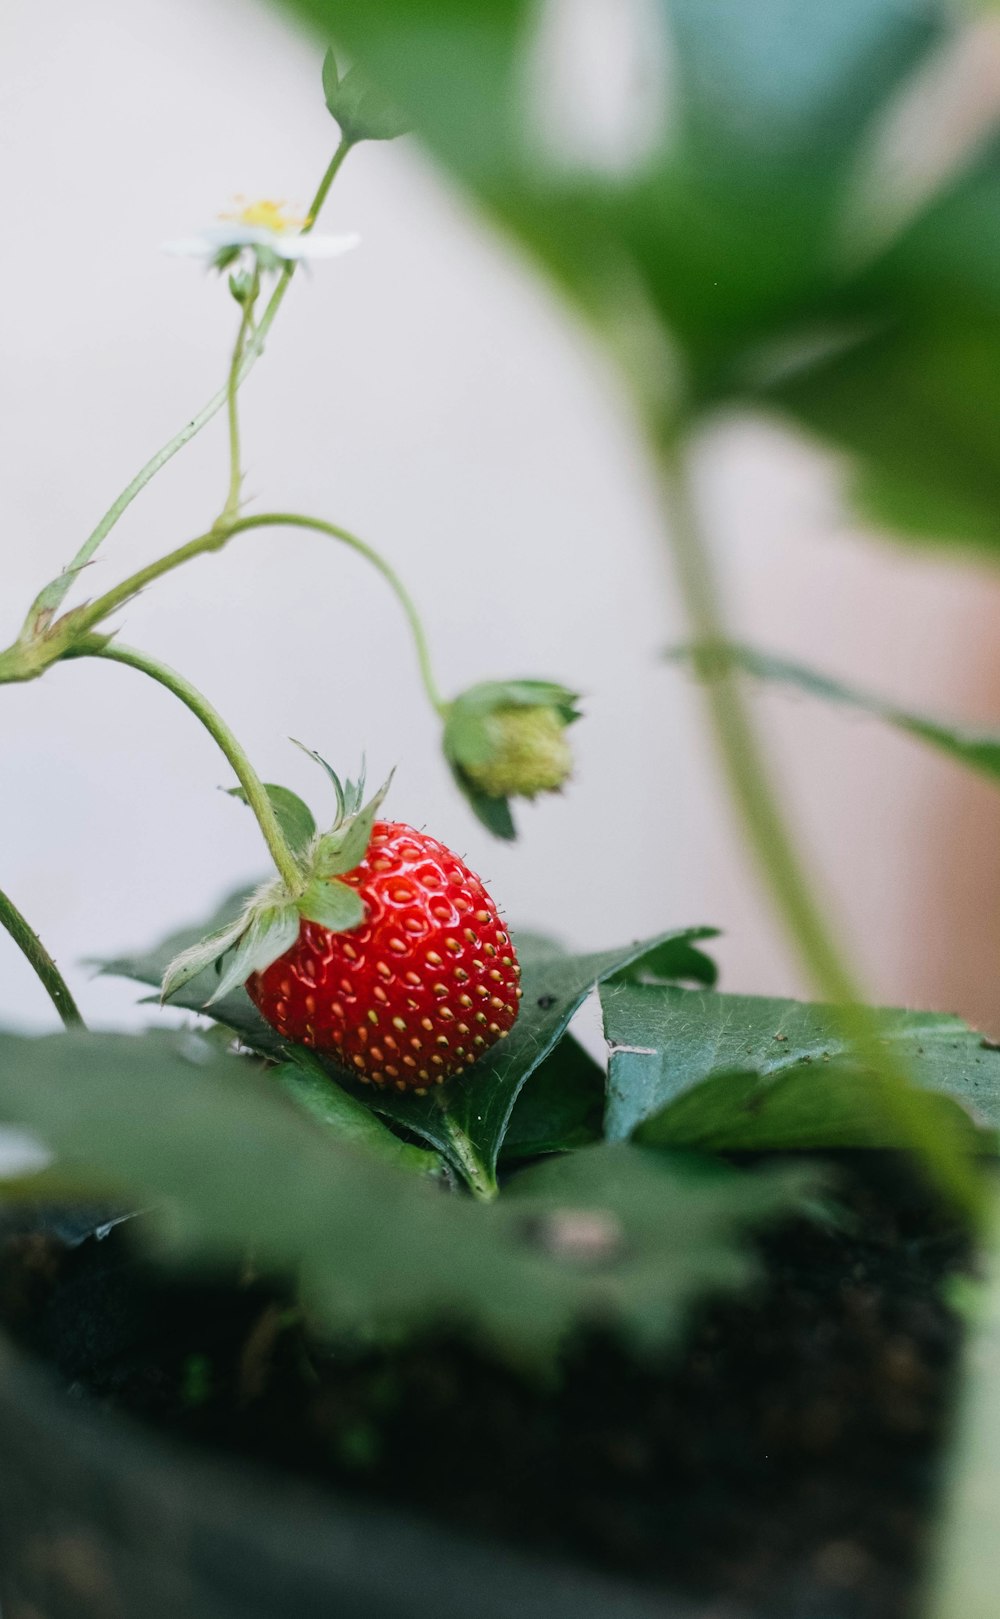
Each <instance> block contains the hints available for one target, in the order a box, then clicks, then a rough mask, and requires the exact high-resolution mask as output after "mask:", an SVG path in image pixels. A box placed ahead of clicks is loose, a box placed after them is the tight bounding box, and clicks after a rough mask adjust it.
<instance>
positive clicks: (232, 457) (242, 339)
mask: <svg viewBox="0 0 1000 1619" xmlns="http://www.w3.org/2000/svg"><path fill="white" fill-rule="evenodd" d="M259 295H260V270H259V269H255V270H254V273H253V281H252V283H251V286H250V290H249V292H248V293H247V296H246V298H245V299H244V300H243V311H242V316H241V319H240V329H239V331H238V332H237V334H236V342H235V343H234V345H233V358H232V360H231V361H230V365H229V376H228V378H227V381H226V415H227V418H228V422H229V489H228V491H227V494H226V504H225V505H224V506H223V508H222V518H223V521H226V520H228V519H229V518H233V517H235V516H236V514H237V512H238V511H239V509H240V489H241V488H242V486H243V471H242V468H241V466H240V459H241V457H240V410H239V401H238V399H237V395H238V393H239V388H240V370H241V367H242V365H243V356H244V353H245V351H246V341H247V337H248V336H249V335H250V333H251V331H252V330H253V312H254V307H255V305H256V303H257V299H258V297H259Z"/></svg>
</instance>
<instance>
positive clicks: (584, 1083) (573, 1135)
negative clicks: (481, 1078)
mask: <svg viewBox="0 0 1000 1619" xmlns="http://www.w3.org/2000/svg"><path fill="white" fill-rule="evenodd" d="M605 1080H606V1075H605V1072H604V1069H603V1068H602V1067H601V1066H600V1065H599V1064H598V1063H596V1062H595V1061H594V1059H593V1057H591V1056H589V1055H588V1054H587V1052H586V1051H584V1049H583V1047H582V1046H581V1045H579V1044H578V1043H577V1041H576V1040H574V1039H573V1036H572V1035H571V1034H564V1035H563V1037H562V1039H561V1040H560V1042H559V1044H558V1045H557V1046H556V1047H555V1049H554V1050H553V1051H550V1052H549V1055H548V1056H547V1057H546V1059H545V1061H544V1062H543V1063H542V1064H541V1065H540V1067H538V1068H536V1069H535V1072H534V1073H533V1074H532V1075H531V1078H530V1079H529V1080H528V1082H527V1084H526V1085H525V1086H524V1087H523V1089H522V1090H521V1093H520V1095H519V1096H518V1098H517V1101H516V1102H515V1103H514V1106H513V1109H512V1111H511V1115H510V1121H509V1123H508V1125H507V1133H506V1135H505V1136H504V1140H503V1146H502V1148H501V1152H500V1159H501V1162H503V1163H511V1162H514V1161H515V1160H517V1159H519V1158H538V1157H540V1156H541V1155H542V1154H543V1153H550V1152H570V1151H572V1150H573V1149H574V1148H576V1147H588V1146H590V1145H592V1144H593V1143H594V1142H596V1141H600V1139H601V1133H602V1131H601V1126H602V1121H603V1118H604V1089H605Z"/></svg>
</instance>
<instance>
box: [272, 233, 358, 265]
mask: <svg viewBox="0 0 1000 1619" xmlns="http://www.w3.org/2000/svg"><path fill="white" fill-rule="evenodd" d="M360 241H361V237H360V236H359V235H358V234H357V232H351V233H350V234H349V235H344V236H291V237H289V238H287V240H284V241H280V240H279V243H278V245H277V246H275V248H274V249H273V251H274V252H275V253H278V254H280V255H281V257H282V258H283V259H335V258H338V257H339V256H340V254H341V253H350V252H351V250H352V248H355V247H357V246H358V243H359V242H360Z"/></svg>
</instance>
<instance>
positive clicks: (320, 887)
mask: <svg viewBox="0 0 1000 1619" xmlns="http://www.w3.org/2000/svg"><path fill="white" fill-rule="evenodd" d="M297 903H298V913H299V915H300V916H301V917H302V918H303V919H304V920H305V921H306V922H317V923H318V924H319V926H320V927H322V928H328V929H329V930H330V932H331V933H347V932H348V930H349V929H350V928H356V927H358V926H359V924H360V923H362V922H363V921H364V919H365V906H364V901H363V900H362V898H361V895H360V894H359V893H358V892H357V890H356V889H354V888H351V886H350V884H349V883H342V882H340V881H339V880H338V879H337V878H336V877H314V878H313V881H312V882H311V883H310V884H309V887H308V888H307V889H306V891H305V893H304V894H303V895H302V896H301V898H300V899H299V900H298V902H297Z"/></svg>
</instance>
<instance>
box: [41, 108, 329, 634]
mask: <svg viewBox="0 0 1000 1619" xmlns="http://www.w3.org/2000/svg"><path fill="white" fill-rule="evenodd" d="M352 145H353V142H351V141H348V140H341V142H340V145H339V146H338V147H337V150H336V151H335V152H334V154H333V157H332V158H331V160H330V162H329V164H328V165H327V167H326V170H325V172H324V174H323V178H322V180H321V181H320V183H319V186H318V187H317V190H316V195H315V196H314V197H313V200H312V202H311V203H310V205H309V213H308V217H307V219H306V223H305V225H304V226H303V227H302V234H303V235H305V234H307V233H308V232H309V231H311V230H312V228H313V226H314V224H315V223H316V220H317V218H318V216H319V212H320V209H321V208H322V207H323V204H324V202H325V201H326V198H327V193H328V192H329V190H330V187H331V186H332V185H333V182H334V180H335V179H336V177H337V175H338V173H339V172H340V168H341V166H342V164H343V162H344V159H345V158H346V156H347V154H348V152H349V151H350V150H351V147H352ZM295 269H296V266H295V264H294V263H290V264H287V265H286V266H285V268H284V269H283V270H282V272H281V274H280V276H279V277H278V281H277V284H276V286H275V288H274V291H273V292H272V293H271V296H270V298H269V299H268V302H267V306H266V307H265V310H264V313H263V315H262V316H261V318H260V320H259V321H258V323H257V326H256V328H255V330H254V332H253V335H252V336H251V338H250V340H249V342H248V343H247V344H246V347H245V350H244V353H243V356H242V359H241V361H240V367H239V373H238V378H237V384H236V385H237V387H239V386H240V384H242V383H243V382H244V381H245V380H246V378H247V376H248V375H249V373H250V371H251V369H252V367H253V366H254V364H255V363H256V361H257V360H258V359H259V358H260V356H261V354H262V353H263V352H264V344H265V342H266V340H267V335H268V333H269V331H270V330H271V327H272V325H273V324H274V319H275V316H276V315H277V313H278V310H279V309H280V308H281V305H282V303H283V301H284V298H285V294H286V293H287V291H288V288H289V286H290V285H291V281H292V277H293V276H294V274H295ZM228 397H229V388H228V386H227V387H225V388H220V389H219V391H218V392H217V393H214V394H213V395H212V397H211V399H210V400H209V401H208V403H207V404H205V405H203V406H202V408H201V410H199V411H198V412H197V414H196V415H194V416H192V417H191V419H190V420H189V421H187V422H185V424H184V426H183V427H182V428H181V430H180V432H179V433H175V434H174V436H173V438H171V439H168V441H167V443H166V444H164V445H163V446H162V448H161V449H159V450H157V452H156V454H155V455H153V456H151V457H150V459H149V460H148V461H147V462H146V464H145V466H143V467H141V468H140V469H139V471H138V472H137V473H136V475H135V477H134V478H133V479H132V481H131V483H129V484H127V485H126V487H125V488H124V489H123V490H122V492H121V494H120V495H119V496H118V498H117V499H116V500H115V501H113V502H112V504H111V505H110V506H109V507H108V509H107V511H106V512H105V513H104V516H103V517H102V518H101V520H100V522H99V523H98V524H97V527H96V528H95V529H94V530H93V531H92V533H90V534H89V535H88V536H87V538H86V539H85V540H84V542H83V544H82V545H81V547H80V549H79V550H78V551H77V553H76V555H75V557H74V558H73V560H72V561H71V562H70V563H68V564H67V566H66V567H65V568H64V569H63V572H62V573H61V574H60V575H59V577H58V579H55V580H53V581H52V582H51V584H49V585H46V587H45V589H44V590H43V591H42V592H41V593H40V595H39V596H38V597H37V598H36V600H35V601H34V602H33V603H32V606H31V609H30V610H29V613H28V617H27V619H26V620H25V627H24V631H22V634H31V633H33V631H34V627H35V624H36V621H37V619H38V617H39V614H41V613H43V612H44V613H46V614H47V615H49V616H51V615H52V614H53V613H54V612H56V611H57V610H58V608H59V607H60V606H61V604H62V602H63V601H64V600H65V597H66V594H67V592H68V591H69V590H70V588H71V587H72V584H73V581H74V579H75V578H76V576H77V574H78V573H79V572H80V569H81V568H85V567H86V565H87V563H88V562H89V561H90V560H91V558H92V557H93V556H94V555H95V553H96V552H97V550H98V548H99V547H100V546H101V545H102V543H103V542H104V540H106V539H107V537H108V535H109V534H110V533H111V530H112V529H113V528H114V526H115V524H116V523H117V522H118V521H119V519H120V518H121V517H122V516H124V514H125V512H126V511H127V510H128V508H129V507H130V506H131V504H132V502H133V500H135V498H136V496H137V495H139V494H141V493H142V491H143V490H144V489H145V487H146V485H147V484H148V483H150V482H151V480H152V479H153V478H155V476H156V474H157V473H158V472H159V471H160V470H161V468H163V467H165V466H166V464H167V462H168V461H170V460H172V459H173V457H174V456H175V455H176V454H177V452H178V450H182V449H183V448H184V446H185V444H189V443H190V442H191V440H192V439H193V438H196V437H197V435H198V434H199V433H200V432H201V430H202V428H203V427H205V426H207V424H208V423H209V422H210V421H211V420H212V418H213V416H216V415H217V414H218V412H219V411H220V410H221V409H222V408H223V406H224V405H225V404H226V401H227V399H228Z"/></svg>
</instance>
